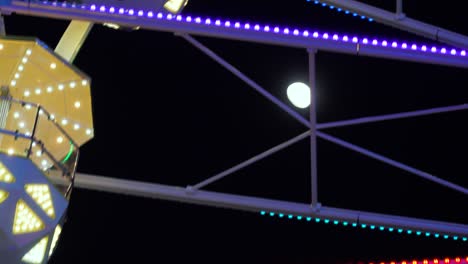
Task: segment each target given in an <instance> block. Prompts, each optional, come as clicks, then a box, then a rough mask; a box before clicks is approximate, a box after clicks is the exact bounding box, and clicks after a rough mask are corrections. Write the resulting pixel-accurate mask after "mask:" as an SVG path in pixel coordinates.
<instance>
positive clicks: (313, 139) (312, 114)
mask: <svg viewBox="0 0 468 264" xmlns="http://www.w3.org/2000/svg"><path fill="white" fill-rule="evenodd" d="M307 52H308V54H309V87H310V107H309V122H310V169H311V171H310V174H311V206H312V208H314V209H317V208H318V207H320V204H319V203H318V193H317V190H318V188H317V135H316V130H315V129H316V125H317V113H316V107H315V105H316V101H315V98H316V87H315V53H316V49H307Z"/></svg>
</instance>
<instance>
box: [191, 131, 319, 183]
mask: <svg viewBox="0 0 468 264" xmlns="http://www.w3.org/2000/svg"><path fill="white" fill-rule="evenodd" d="M310 134H311V133H310V131H306V132H304V133H302V134H300V135H298V136H296V137H294V138H292V139H290V140H288V141H286V142H283V143H281V144H279V145H277V146H275V147H273V148H270V149H269V150H267V151H264V152H262V153H260V154H258V155H256V156H254V157H252V158H250V159H248V160H246V161H244V162H242V163H240V164H238V165H236V166H234V167H232V168H229V169H227V170H225V171H223V172H220V173H218V174H216V175H214V176H212V177H210V178H208V179H206V180H204V181H202V182H200V183H197V184H195V185H194V186H188V187H187V188H188V189H190V190H198V189H201V188H203V187H205V186H207V185H209V184H211V183H213V182H215V181H218V180H221V179H222V178H224V177H226V176H228V175H229V174H232V173H234V172H236V171H239V170H241V169H243V168H245V167H247V166H249V165H250V164H253V163H255V162H257V161H260V160H262V159H264V158H266V157H269V156H271V155H273V154H275V153H276V152H278V151H280V150H282V149H285V148H287V147H289V146H291V145H293V144H295V143H297V142H299V141H301V140H303V139H304V138H307V137H309V136H310Z"/></svg>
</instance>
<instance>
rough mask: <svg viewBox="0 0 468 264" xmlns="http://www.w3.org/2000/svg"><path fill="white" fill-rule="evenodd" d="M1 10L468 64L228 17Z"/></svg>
mask: <svg viewBox="0 0 468 264" xmlns="http://www.w3.org/2000/svg"><path fill="white" fill-rule="evenodd" d="M1 3H2V2H1V1H0V12H4V13H17V14H21V15H29V16H39V17H47V18H55V19H64V20H82V21H89V22H93V23H101V24H102V23H114V24H118V25H121V26H127V27H130V28H136V27H139V28H141V29H147V30H155V31H166V32H176V33H178V34H183V33H186V34H191V35H199V36H208V37H215V38H223V39H231V40H240V41H247V42H255V43H262V44H271V45H280V46H286V47H296V48H313V49H316V50H321V51H328V52H336V53H343V54H352V55H362V56H370V57H377V58H385V59H395V60H403V61H411V62H419V63H428V64H438V65H445V66H453V67H461V68H468V59H467V58H466V51H464V50H456V49H450V50H447V49H444V48H440V47H433V46H429V45H427V46H425V45H417V44H413V43H405V42H399V43H397V42H390V41H385V40H377V39H367V38H358V37H355V36H354V35H353V36H351V35H338V34H330V33H326V32H318V31H317V32H315V31H308V30H299V29H293V28H288V27H275V26H269V25H261V24H256V23H240V22H235V21H229V20H218V19H210V18H200V17H190V16H182V15H177V16H175V15H172V14H167V15H163V14H162V13H153V12H151V11H142V10H141V11H140V10H138V11H137V10H133V9H123V8H122V9H119V8H116V7H110V6H94V5H92V6H84V5H83V6H80V5H71V4H67V3H66V2H63V3H58V2H29V1H28V2H25V1H11V2H10V3H9V4H1Z"/></svg>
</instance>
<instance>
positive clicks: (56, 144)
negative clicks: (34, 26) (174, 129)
mask: <svg viewBox="0 0 468 264" xmlns="http://www.w3.org/2000/svg"><path fill="white" fill-rule="evenodd" d="M0 87H3V90H8V92H5V91H3V92H2V94H3V95H8V96H11V97H13V98H15V99H19V100H23V101H28V102H33V103H37V104H39V105H41V106H42V107H44V108H45V109H46V110H47V111H48V112H49V113H50V114H52V116H47V115H46V114H44V113H43V114H40V115H39V118H38V119H37V123H36V124H37V125H36V126H34V124H35V122H36V110H37V109H36V108H35V107H31V105H21V104H14V103H10V102H8V101H2V102H1V103H0V107H2V109H3V110H2V120H1V121H2V122H1V124H0V125H1V126H2V127H1V128H2V129H5V130H9V131H18V132H20V133H23V134H26V135H28V134H32V133H33V131H34V132H35V133H34V136H35V137H36V138H38V139H40V140H41V141H42V142H43V143H44V145H45V146H46V148H47V150H48V151H49V152H51V154H52V155H53V156H54V157H56V158H63V157H65V156H66V155H67V154H68V153H69V151H70V144H69V142H68V141H69V140H67V138H66V136H65V135H64V133H63V132H62V131H61V130H60V129H58V128H57V126H55V125H54V123H53V122H56V123H57V124H58V125H60V126H61V127H62V128H63V130H64V131H65V132H66V133H67V134H68V135H70V136H71V138H72V139H73V141H74V142H75V143H77V145H78V146H77V147H79V146H81V145H82V144H84V143H86V142H87V141H89V140H90V139H91V138H92V137H93V134H94V133H93V118H92V102H91V92H90V78H89V77H88V76H87V75H85V74H84V73H82V72H80V71H79V70H78V69H76V68H74V67H73V65H71V64H70V63H69V62H67V61H66V60H64V59H63V58H61V57H60V56H58V55H57V54H56V53H55V52H54V51H52V50H50V49H49V48H48V47H47V46H46V45H44V44H43V43H41V42H39V41H37V40H35V39H18V38H5V37H0ZM5 87H7V88H5ZM4 112H6V114H5V113H4ZM50 117H51V118H52V120H50ZM12 146H14V148H15V150H14V153H15V154H20V153H21V152H22V151H23V150H25V149H28V148H29V142H28V141H27V140H23V141H21V140H18V139H15V138H14V137H11V136H10V137H7V136H2V137H1V138H0V151H7V150H8V151H9V150H10V149H11V148H12ZM33 151H35V153H34V154H37V155H34V157H36V156H37V157H38V156H40V153H39V152H40V148H39V147H36V148H35V149H33Z"/></svg>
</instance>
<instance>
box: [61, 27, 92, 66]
mask: <svg viewBox="0 0 468 264" xmlns="http://www.w3.org/2000/svg"><path fill="white" fill-rule="evenodd" d="M92 27H93V23H91V22H87V21H79V20H72V21H70V24H69V25H68V27H67V29H66V30H65V33H63V36H62V38H61V39H60V42H59V43H58V44H57V47H56V48H55V52H56V53H57V54H59V55H60V56H62V58H64V59H65V60H67V61H68V62H70V63H73V61H74V60H75V57H76V55H77V54H78V52H79V51H80V49H81V46H82V45H83V43H84V41H85V40H86V37H88V34H89V31H90V30H91V28H92Z"/></svg>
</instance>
